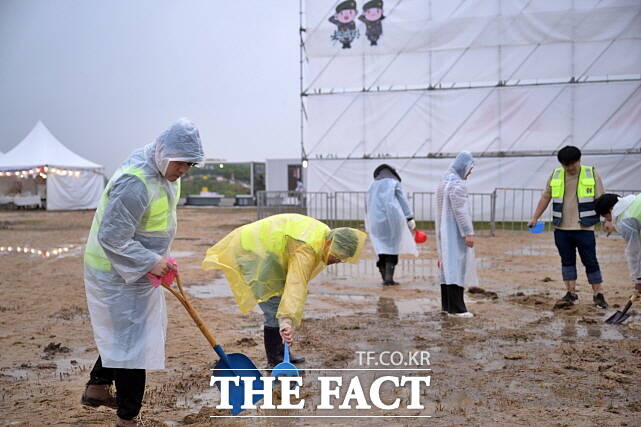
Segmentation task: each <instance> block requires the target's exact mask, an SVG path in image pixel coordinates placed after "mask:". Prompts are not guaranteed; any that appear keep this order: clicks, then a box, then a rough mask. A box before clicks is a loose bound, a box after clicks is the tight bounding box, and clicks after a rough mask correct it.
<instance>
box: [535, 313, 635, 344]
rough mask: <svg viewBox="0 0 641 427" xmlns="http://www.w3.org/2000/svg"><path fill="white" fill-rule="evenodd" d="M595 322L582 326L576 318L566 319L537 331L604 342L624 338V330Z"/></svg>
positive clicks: (556, 321) (548, 324) (541, 327)
mask: <svg viewBox="0 0 641 427" xmlns="http://www.w3.org/2000/svg"><path fill="white" fill-rule="evenodd" d="M597 322H598V323H588V324H582V323H579V322H578V321H577V319H576V318H568V319H563V320H554V321H552V322H550V323H547V324H544V325H542V326H540V327H539V328H537V329H538V330H540V331H543V332H549V333H551V334H552V335H553V336H555V337H559V338H582V337H592V338H601V339H606V340H622V339H625V338H626V336H625V335H624V332H623V331H624V329H622V328H616V327H611V326H610V325H606V324H603V323H602V320H601V319H598V320H597Z"/></svg>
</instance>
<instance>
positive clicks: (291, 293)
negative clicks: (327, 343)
mask: <svg viewBox="0 0 641 427" xmlns="http://www.w3.org/2000/svg"><path fill="white" fill-rule="evenodd" d="M366 238H367V235H366V234H365V233H363V232H362V231H359V230H355V229H353V228H345V227H344V228H336V229H333V230H330V228H329V227H328V226H327V225H325V224H323V223H322V222H320V221H318V220H316V219H314V218H310V217H307V216H304V215H298V214H280V215H274V216H270V217H267V218H265V219H262V220H260V221H256V222H252V223H250V224H247V225H244V226H242V227H239V228H237V229H235V230H234V231H232V232H231V233H229V234H228V235H227V236H225V237H224V238H223V239H222V240H221V241H219V242H218V243H216V244H215V245H214V246H212V247H211V248H209V249H208V250H207V254H206V256H205V259H204V260H203V262H202V268H203V269H204V270H213V269H219V270H222V271H223V273H224V274H225V277H226V278H227V281H228V282H229V284H230V287H231V290H232V292H233V294H234V297H235V298H236V302H237V303H238V306H239V308H240V310H241V312H243V313H247V312H249V311H250V310H251V309H252V308H254V306H256V304H257V303H259V302H264V301H267V300H269V299H270V298H272V297H274V296H282V298H281V301H280V304H279V306H278V312H277V313H276V317H277V318H279V319H280V318H290V319H292V320H293V323H294V325H296V326H297V325H299V324H300V322H301V319H302V317H303V310H304V308H305V301H306V300H307V284H308V282H309V281H310V280H311V279H312V278H313V277H314V276H316V275H317V274H318V273H320V272H321V271H322V270H323V269H324V268H325V267H326V266H327V259H328V257H329V255H334V256H336V257H337V258H339V259H341V260H342V261H345V262H349V263H352V264H356V263H357V262H358V260H359V258H360V254H361V250H362V249H363V246H364V244H365V239H366Z"/></svg>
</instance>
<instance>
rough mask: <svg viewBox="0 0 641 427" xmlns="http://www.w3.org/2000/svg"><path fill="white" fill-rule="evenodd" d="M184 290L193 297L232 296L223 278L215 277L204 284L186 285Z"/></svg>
mask: <svg viewBox="0 0 641 427" xmlns="http://www.w3.org/2000/svg"><path fill="white" fill-rule="evenodd" d="M185 290H186V291H187V293H188V294H189V295H191V296H192V297H194V298H226V297H233V296H234V295H233V294H232V293H231V289H229V285H228V284H227V281H226V280H225V279H224V278H220V279H216V280H214V281H213V282H211V283H207V284H204V285H203V284H193V285H186V286H185Z"/></svg>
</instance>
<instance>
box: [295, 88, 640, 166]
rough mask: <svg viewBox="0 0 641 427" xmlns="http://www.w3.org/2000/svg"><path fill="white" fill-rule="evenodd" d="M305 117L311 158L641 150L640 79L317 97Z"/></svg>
mask: <svg viewBox="0 0 641 427" xmlns="http://www.w3.org/2000/svg"><path fill="white" fill-rule="evenodd" d="M307 114H308V118H309V120H308V121H307V124H306V127H305V132H306V133H305V146H306V148H307V153H308V156H309V157H310V158H317V157H319V156H323V158H327V155H330V156H331V155H334V156H337V157H348V156H349V157H363V156H372V157H375V156H378V155H381V154H382V155H386V156H415V155H421V156H425V155H427V154H428V153H439V152H458V151H461V150H468V151H473V152H492V151H532V150H535V151H545V150H549V151H554V150H556V149H558V148H560V147H563V146H564V145H575V146H577V147H579V148H581V149H605V150H611V149H632V148H639V147H640V146H641V82H638V81H630V82H613V83H592V84H589V86H588V85H584V84H566V85H549V86H529V87H502V88H476V89H465V90H448V91H404V92H386V93H382V92H381V93H367V94H364V93H350V94H335V95H327V96H314V97H310V99H309V100H308V101H307Z"/></svg>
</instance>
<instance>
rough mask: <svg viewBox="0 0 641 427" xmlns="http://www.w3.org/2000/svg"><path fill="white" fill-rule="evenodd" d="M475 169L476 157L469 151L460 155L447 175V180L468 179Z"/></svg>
mask: <svg viewBox="0 0 641 427" xmlns="http://www.w3.org/2000/svg"><path fill="white" fill-rule="evenodd" d="M473 167H474V157H472V153H470V152H469V151H461V152H460V153H458V155H457V156H456V158H455V159H454V161H453V162H452V164H451V165H450V167H449V168H448V169H447V172H446V173H445V179H446V180H448V179H467V175H468V174H469V173H470V171H471V170H472V168H473Z"/></svg>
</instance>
